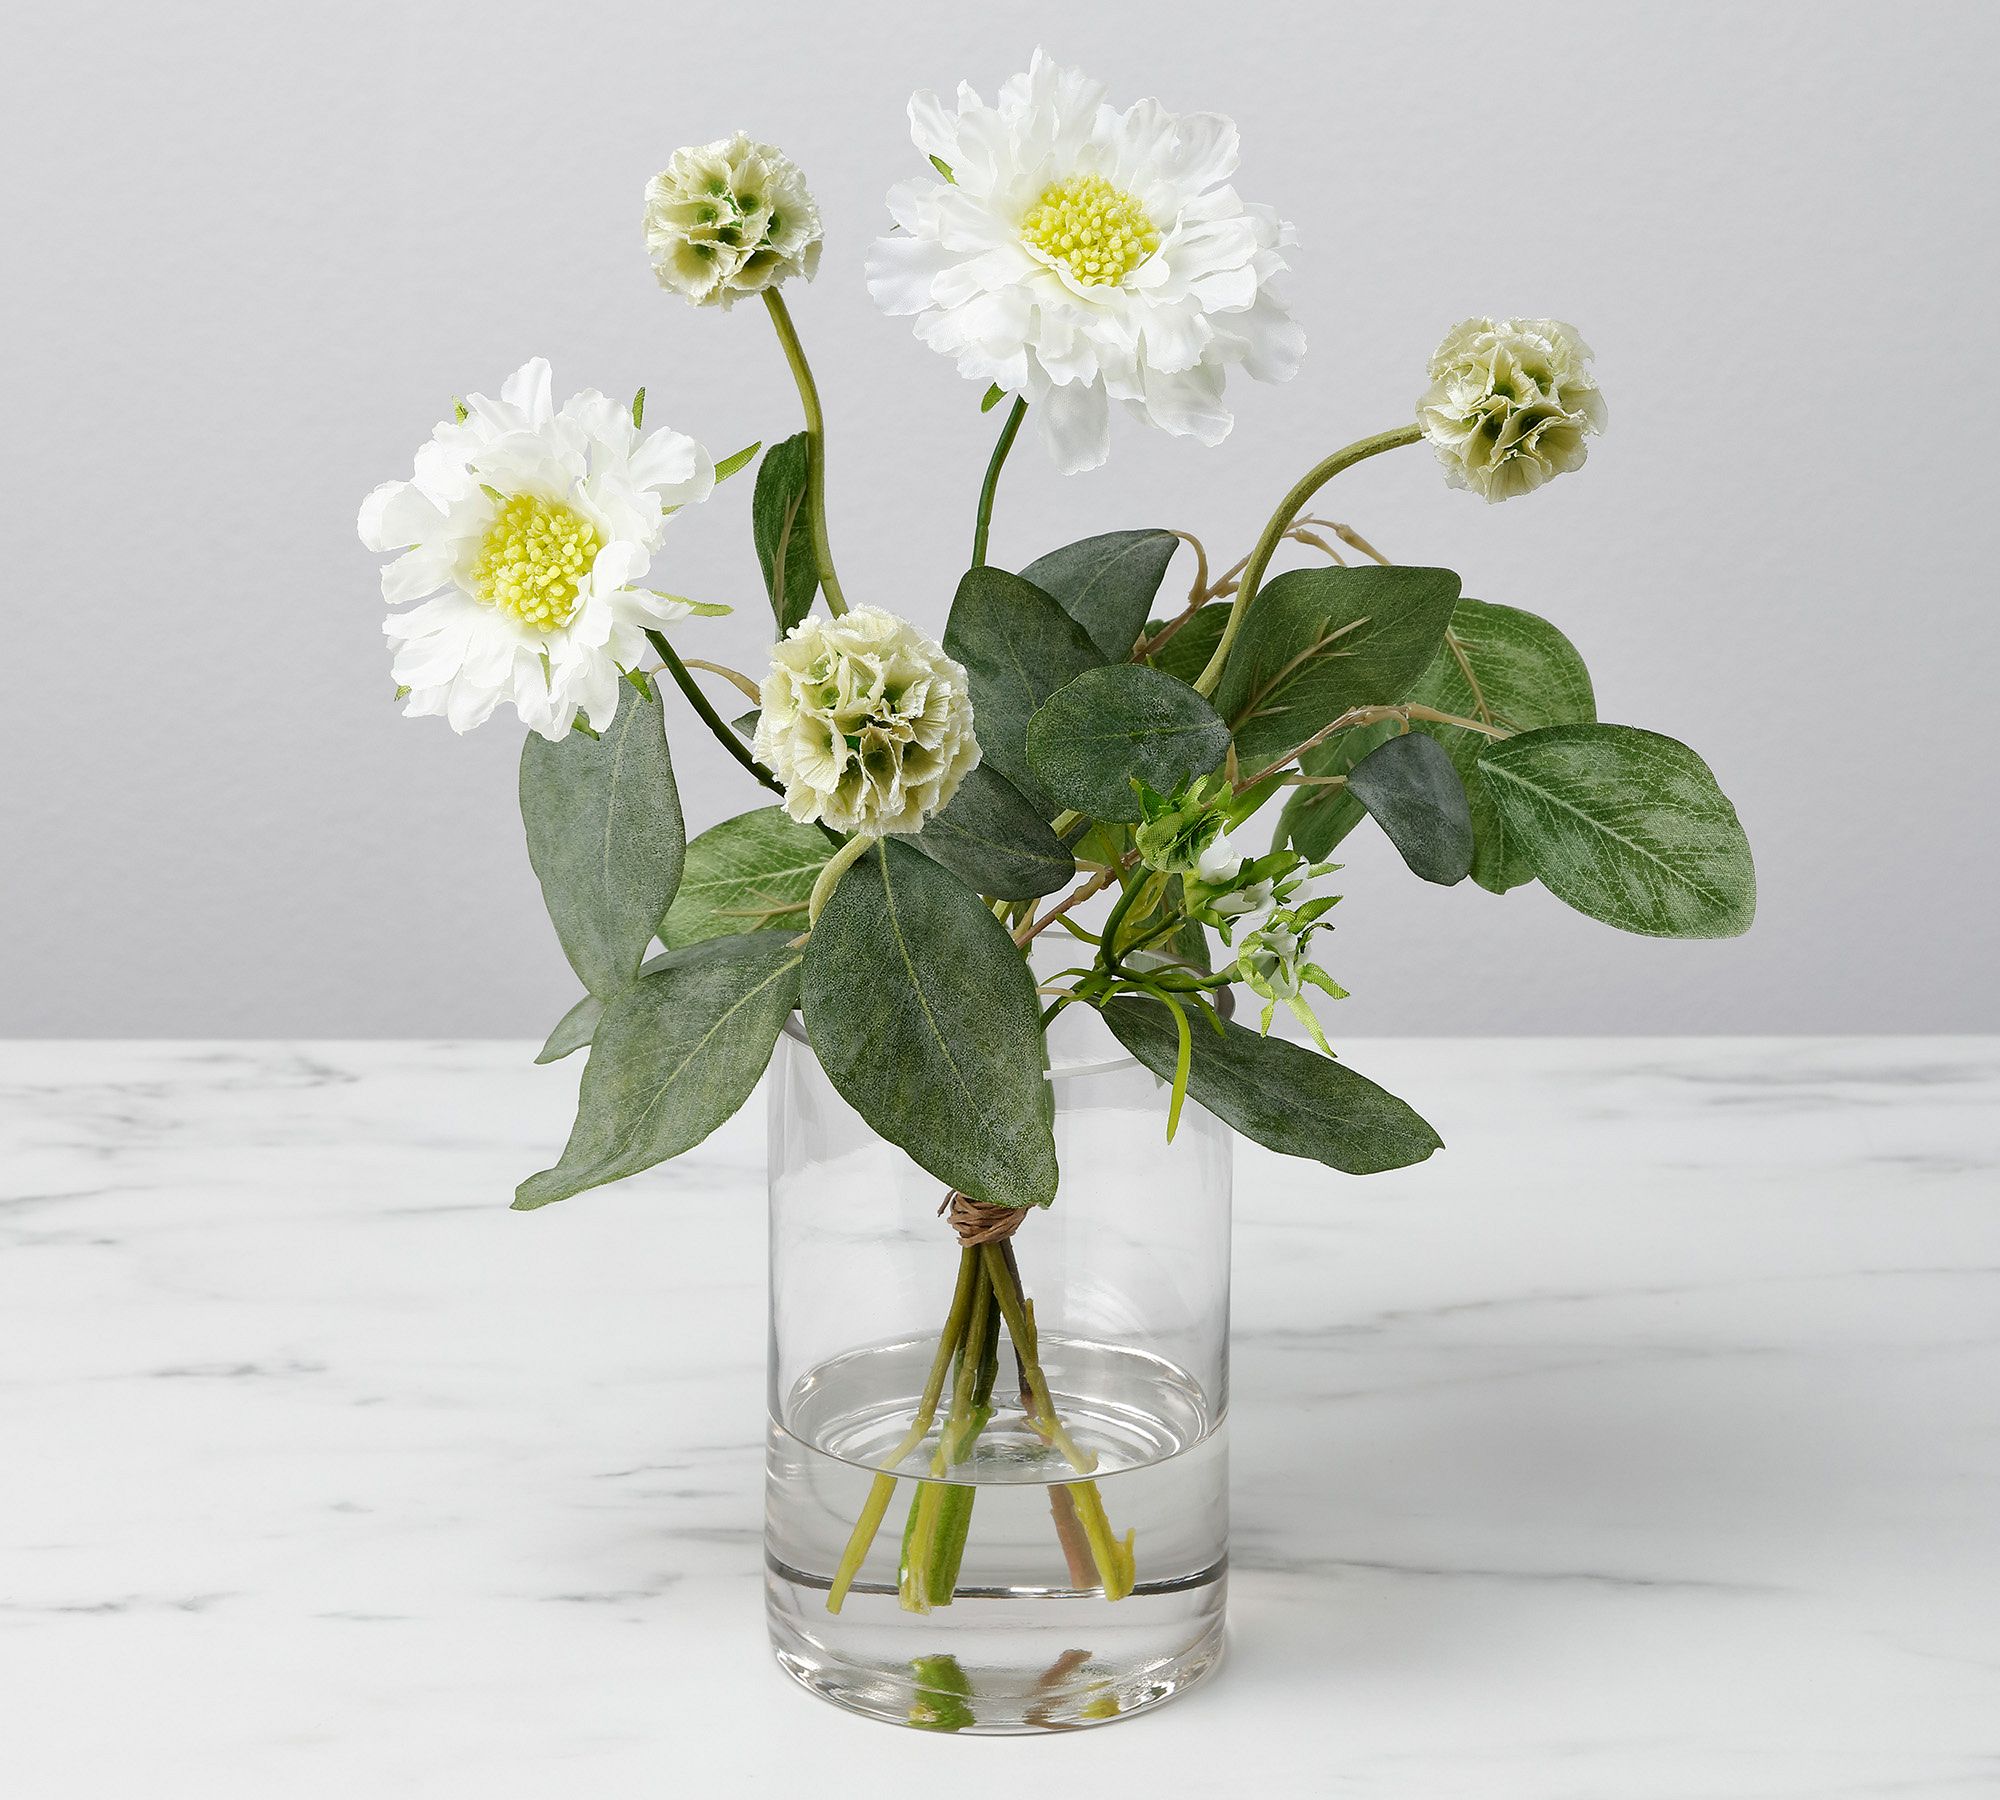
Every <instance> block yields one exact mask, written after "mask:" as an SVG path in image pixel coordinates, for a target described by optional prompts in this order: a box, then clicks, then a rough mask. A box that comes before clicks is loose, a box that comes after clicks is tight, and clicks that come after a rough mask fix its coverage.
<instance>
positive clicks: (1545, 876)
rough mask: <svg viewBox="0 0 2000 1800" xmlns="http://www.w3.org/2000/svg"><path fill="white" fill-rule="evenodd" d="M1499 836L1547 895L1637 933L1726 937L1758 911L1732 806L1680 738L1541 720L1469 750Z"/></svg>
mask: <svg viewBox="0 0 2000 1800" xmlns="http://www.w3.org/2000/svg"><path fill="white" fill-rule="evenodd" d="M1479 768H1480V772H1481V773H1482V774H1483V775H1484V776H1485V777H1486V783H1487V786H1488V788H1489V789H1490V790H1491V792H1492V794H1493V798H1494V800H1495V801H1496V802H1497V803H1498V805H1499V808H1500V813H1501V817H1502V820H1503V822H1504V825H1505V829H1506V832H1507V841H1508V843H1509V844H1510V845H1514V846H1518V848H1519V849H1520V852H1521V854H1522V855H1523V856H1524V857H1526V858H1527V860H1528V863H1529V866H1530V867H1531V868H1533V870H1534V871H1535V873H1536V874H1537V875H1538V876H1540V877H1541V879H1542V882H1543V884H1544V885H1545V886H1546V887H1547V888H1548V889H1549V891H1550V892H1551V893H1553V894H1554V895H1555V896H1556V897H1557V898H1558V899H1560V900H1564V901H1566V902H1568V904H1569V905H1571V906H1573V907H1575V908H1576V909H1577V911H1578V912H1582V913H1588V914H1589V915H1590V916H1591V917H1592V918H1593V919H1601V920H1603V921H1604V923H1605V924H1607V925H1615V926H1617V927H1618V928H1619V929H1620V930H1621V931H1634V932H1638V933H1640V934H1641V935H1642V936H1646V937H1681V938H1713V937H1735V936H1737V935H1738V934H1739V933H1741V932H1745V931H1748V930H1749V929H1750V921H1751V919H1752V917H1753V916H1754V915H1755V913H1756V910H1757V874H1756V869H1755V867H1754V866H1753V864H1752V862H1751V859H1750V845H1749V843H1748V841H1747V840H1746V839H1745V837H1744V835H1743V827H1742V825H1741V824H1740V823H1739V822H1738V820H1737V817H1736V808H1735V807H1733V806H1731V805H1730V804H1729V802H1728V800H1727V799H1725V798H1724V797H1723V793H1722V790H1721V789H1720V788H1718V787H1717V786H1716V785H1715V777H1714V776H1713V775H1712V774H1710V773H1709V768H1708V765H1707V764H1706V763H1705V762H1703V761H1702V760H1701V758H1700V757H1699V756H1697V755H1696V754H1695V753H1694V752H1693V751H1692V750H1690V749H1689V748H1688V747H1687V745H1685V744H1682V743H1678V742H1676V741H1675V740H1674V739H1673V738H1670V737H1661V736H1660V735H1659V734H1658V733H1657V732H1652V731H1639V730H1635V729H1634V728H1633V727H1631V726H1629V725H1552V726H1550V727H1548V728H1547V729H1546V730H1542V731H1531V732H1528V733H1526V734H1525V735H1523V736H1521V737H1514V738H1508V739H1507V740H1505V742H1503V743H1498V744H1492V745H1489V746H1488V747H1487V748H1486V749H1485V750H1483V751H1481V752H1480V756H1479Z"/></svg>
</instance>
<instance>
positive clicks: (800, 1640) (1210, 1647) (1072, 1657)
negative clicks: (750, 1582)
mask: <svg viewBox="0 0 2000 1800" xmlns="http://www.w3.org/2000/svg"><path fill="white" fill-rule="evenodd" d="M1202 1586H1203V1598H1204V1600H1206V1601H1207V1602H1208V1603H1209V1604H1208V1605H1207V1606H1205V1607H1204V1608H1203V1613H1202V1616H1199V1617H1197V1618H1194V1619H1190V1620H1188V1621H1186V1622H1187V1623H1188V1624H1190V1625H1193V1626H1194V1627H1195V1628H1196V1629H1195V1632H1194V1635H1193V1636H1192V1637H1190V1638H1188V1639H1187V1640H1185V1641H1184V1642H1183V1643H1182V1644H1180V1645H1179V1647H1177V1648H1176V1649H1174V1650H1173V1651H1172V1652H1171V1653H1169V1654H1164V1655H1160V1654H1156V1655H1153V1656H1152V1657H1150V1658H1147V1659H1145V1660H1138V1661H1134V1660H1126V1659H1122V1658H1120V1657H1118V1656H1117V1655H1116V1654H1115V1653H1113V1654H1108V1655H1107V1654H1104V1653H1103V1652H1101V1651H1095V1652H1094V1651H1093V1650H1090V1649H1085V1648H1076V1649H1069V1650H1064V1651H1061V1652H1059V1653H1057V1654H1054V1655H1053V1656H1051V1658H1050V1659H1049V1660H1048V1662H1047V1663H1046V1664H1044V1665H1043V1666H1041V1667H1039V1668H1034V1669H1029V1668H1024V1667H1022V1666H1020V1665H1019V1664H1017V1663H1013V1662H1005V1663H1001V1664H992V1663H987V1662H983V1661H982V1660H980V1659H979V1658H978V1657H977V1655H976V1653H975V1642H974V1641H969V1640H963V1634H962V1633H961V1631H959V1630H953V1629H946V1630H943V1631H941V1632H940V1633H939V1636H938V1639H937V1646H938V1653H937V1654H933V1655H924V1656H917V1657H914V1658H911V1659H909V1660H906V1661H899V1662H891V1661H880V1662H877V1661H873V1660H870V1661H866V1662H862V1661H857V1660H856V1659H855V1658H854V1657H853V1655H852V1654H851V1653H846V1652H844V1651H842V1650H838V1649H835V1648H834V1647H832V1646H831V1645H829V1644H828V1643H827V1642H826V1640H825V1639H824V1638H823V1637H821V1636H819V1635H817V1633H816V1630H815V1626H816V1624H817V1621H815V1620H813V1619H812V1618H811V1616H810V1615H809V1614H802V1612H801V1610H800V1608H799V1606H798V1597H799V1591H798V1589H797V1587H796V1586H795V1585H794V1584H793V1583H792V1582H791V1581H789V1580H787V1579H785V1574H784V1573H782V1572H780V1571H778V1570H775V1569H774V1570H772V1571H770V1574H769V1578H768V1587H769V1595H770V1606H769V1619H770V1627H771V1647H772V1650H773V1651H774V1653H775V1654H776V1656H777V1659H778V1666H779V1667H780V1668H781V1669H783V1670H784V1671H785V1673H786V1674H788V1675H789V1676H791V1678H792V1679H793V1680H794V1681H796V1682H797V1683H798V1684H799V1685H800V1686H801V1687H803V1688H805V1689H807V1690H808V1691H809V1692H811V1693H814V1694H817V1695H818V1696H819V1697H820V1698H821V1699H822V1700H829V1701H831V1702H832V1703H833V1704H834V1705H836V1706H840V1707H844V1708H845V1709H846V1710H847V1711H849V1712H854V1713H859V1714H861V1715H862V1716H863V1717H864V1718H870V1719H880V1720H883V1721H884V1722H886V1723H888V1724H892V1725H905V1726H909V1727H912V1728H913V1729H916V1730H921V1731H950V1732H962V1733H966V1734H968V1735H971V1736H975V1737H979V1736H988V1737H1005V1736H1020V1735H1023V1734H1027V1733H1034V1732H1044V1731H1075V1730H1080V1729H1082V1728H1084V1727H1086V1726H1092V1725H1108V1724H1111V1723H1113V1722H1114V1721H1116V1720H1119V1719H1127V1718H1130V1717H1132V1716H1133V1714H1135V1713H1140V1712H1146V1711H1150V1710H1151V1709H1152V1708H1153V1707H1156V1706H1159V1705H1162V1704H1164V1703H1165V1702H1166V1701H1168V1700H1171V1699H1173V1698H1174V1697H1175V1696H1176V1695H1179V1694H1183V1693H1185V1692H1187V1690H1188V1689H1189V1688H1191V1687H1193V1686H1194V1685H1195V1684H1196V1683H1197V1682H1199V1681H1201V1680H1202V1679H1203V1678H1204V1677H1205V1676H1207V1675H1208V1674H1209V1673H1210V1672H1211V1671H1213V1670H1214V1669H1215V1667H1216V1666H1217V1664H1218V1663H1219V1662H1220V1661H1221V1660H1222V1651H1223V1593H1224V1583H1223V1580H1222V1579H1221V1572H1220V1571H1219V1570H1218V1571H1217V1572H1216V1578H1215V1579H1214V1580H1213V1582H1212V1583H1204V1584H1202ZM1134 1598H1135V1599H1136V1598H1138V1596H1134ZM1096 1604H1097V1605H1098V1606H1099V1607H1103V1606H1105V1605H1106V1603H1105V1602H1104V1601H1103V1600H1102V1599H1099V1600H1098V1601H1097V1603H1096ZM1120 1604H1121V1605H1129V1604H1130V1602H1121V1603H1120ZM1141 1604H1142V1605H1143V1601H1142V1602H1141ZM980 1605H981V1602H980V1600H979V1599H978V1598H977V1597H974V1596H964V1597H961V1599H960V1600H959V1601H957V1602H956V1603H955V1607H954V1610H958V1609H969V1608H973V1607H979V1606H980ZM903 1623H904V1633H903V1634H902V1635H908V1626H909V1624H910V1623H911V1621H909V1620H908V1619H907V1618H906V1619H905V1620H904V1622H903ZM842 1635H845V1634H842ZM1114 1635H1116V1634H1115V1632H1114ZM947 1646H949V1647H950V1648H947ZM1010 1648H1015V1649H1018V1646H1010Z"/></svg>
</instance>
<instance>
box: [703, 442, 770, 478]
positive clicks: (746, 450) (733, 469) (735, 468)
mask: <svg viewBox="0 0 2000 1800" xmlns="http://www.w3.org/2000/svg"><path fill="white" fill-rule="evenodd" d="M763 448H764V444H763V440H762V439H759V440H758V441H757V442H756V443H754V444H745V445H744V446H743V448H742V449H741V450H738V451H735V452H733V453H732V454H731V455H728V456H725V457H724V458H723V459H722V460H721V461H720V462H719V463H717V464H716V465H715V485H716V486H717V487H720V486H721V485H722V484H723V483H724V482H725V481H727V480H728V479H729V478H730V476H732V475H735V474H739V473H740V472H741V471H743V470H744V469H747V468H748V467H749V466H750V459H751V458H752V457H753V456H755V455H756V454H757V452H758V451H759V450H761V449H763Z"/></svg>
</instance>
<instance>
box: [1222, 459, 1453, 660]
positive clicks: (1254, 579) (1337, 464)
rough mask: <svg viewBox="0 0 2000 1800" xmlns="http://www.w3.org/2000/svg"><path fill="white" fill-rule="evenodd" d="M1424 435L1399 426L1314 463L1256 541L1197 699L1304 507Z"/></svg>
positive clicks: (1234, 637) (1233, 641)
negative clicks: (1351, 473) (1349, 474)
mask: <svg viewBox="0 0 2000 1800" xmlns="http://www.w3.org/2000/svg"><path fill="white" fill-rule="evenodd" d="M1423 435H1424V432H1423V427H1422V426H1421V425H1414V424H1412V425H1399V426H1397V427H1396V429H1395V430H1394V431H1382V432H1377V433H1376V435H1375V436H1374V437H1365V438H1361V439H1359V440H1358V441H1356V442H1355V443H1352V444H1349V445H1348V446H1347V448H1346V449H1344V450H1336V451H1335V452H1334V453H1333V454H1332V455H1331V456H1329V457H1328V458H1326V460H1325V461H1324V462H1319V463H1315V464H1314V465H1313V466H1312V467H1311V468H1310V469H1308V470H1307V471H1306V472H1305V474H1303V475H1302V476H1300V477H1299V479H1298V482H1297V484H1296V485H1295V486H1294V487H1293V488H1292V491H1291V492H1290V493H1289V494H1287V495H1286V496H1285V497H1284V499H1282V500H1280V501H1279V502H1278V510H1277V511H1276V512H1274V513H1273V514H1272V515H1271V517H1270V519H1269V520H1268V521H1267V522H1266V524H1265V526H1264V535H1263V536H1262V537H1260V538H1259V539H1258V540H1257V545H1256V548H1255V549H1253V550H1252V551H1251V552H1250V560H1249V561H1248V562H1247V563H1245V564H1244V566H1243V579H1242V580H1241V581H1240V582H1239V583H1238V584H1237V588H1236V598H1235V600H1234V602H1232V604H1231V605H1230V608H1229V618H1228V620H1227V621H1226V622H1225V623H1224V625H1223V627H1222V637H1221V640H1220V641H1219V642H1218V643H1217V644H1216V646H1215V654H1214V655H1213V656H1211V657H1210V658H1209V659H1208V667H1207V668H1205V669H1203V670H1202V672H1201V674H1200V676H1199V678H1198V679H1197V680H1196V682H1195V684H1194V688H1195V692H1196V693H1198V694H1212V693H1214V692H1215V684H1216V683H1217V682H1218V681H1220V680H1221V679H1222V665H1223V664H1224V663H1225V662H1227V661H1228V660H1229V647H1230V645H1232V644H1233V643H1235V642H1236V634H1237V632H1238V631H1240V630H1241V629H1242V627H1243V615H1244V614H1245V613H1246V612H1248V611H1249V610H1250V602H1251V601H1253V600H1254V599H1256V598H1257V589H1258V586H1259V584H1260V583H1261V582H1262V581H1263V579H1264V571H1265V570H1266V569H1267V568H1269V567H1270V566H1271V558H1272V557H1273V556H1274V555H1276V554H1277V549H1278V546H1279V544H1280V543H1282V542H1283V541H1284V536H1285V533H1286V532H1287V531H1288V530H1289V529H1290V528H1291V523H1292V521H1293V520H1294V519H1296V518H1297V517H1298V516H1299V514H1300V512H1301V511H1302V510H1304V507H1305V503H1306V502H1307V501H1308V500H1310V499H1311V498H1312V497H1313V495H1315V494H1316V493H1318V492H1319V491H1320V489H1321V488H1323V487H1325V486H1326V484H1327V483H1328V482H1329V481H1331V480H1332V479H1333V478H1334V477H1335V476H1336V475H1338V474H1339V473H1340V472H1341V470H1342V469H1351V468H1352V467H1353V466H1354V465H1355V464H1356V463H1358V462H1365V461H1366V460H1367V459H1368V458H1369V457H1371V456H1379V455H1380V454H1381V453H1382V452H1383V451H1384V450H1400V449H1401V448H1402V447H1403V446H1404V445H1405V444H1415V443H1418V442H1421V441H1422V438H1423Z"/></svg>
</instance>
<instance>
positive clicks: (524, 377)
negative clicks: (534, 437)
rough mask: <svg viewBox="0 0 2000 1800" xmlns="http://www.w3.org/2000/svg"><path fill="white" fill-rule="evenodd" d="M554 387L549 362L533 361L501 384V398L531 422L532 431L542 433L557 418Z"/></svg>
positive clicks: (543, 358)
mask: <svg viewBox="0 0 2000 1800" xmlns="http://www.w3.org/2000/svg"><path fill="white" fill-rule="evenodd" d="M554 385H555V377H554V375H553V374H552V372H551V371H550V369H549V359H548V358H547V357H545V356H535V357H530V358H529V359H528V361H526V362H524V363H523V364H522V365H521V366H520V367H519V368H518V369H516V370H515V371H514V373H513V374H511V375H509V376H508V377H507V379H506V380H505V381H503V382H502V383H501V384H500V398H501V399H502V400H503V401H504V402H505V403H506V404H507V405H509V406H511V407H514V408H516V409H517V410H518V411H519V412H520V413H521V414H522V415H523V416H524V417H525V418H526V419H527V421H528V428H529V430H531V431H539V430H540V429H541V428H542V427H543V426H544V425H546V424H547V423H548V422H549V421H550V420H551V419H552V418H554V417H555V404H554V400H553V397H552V396H553V389H554Z"/></svg>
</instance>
